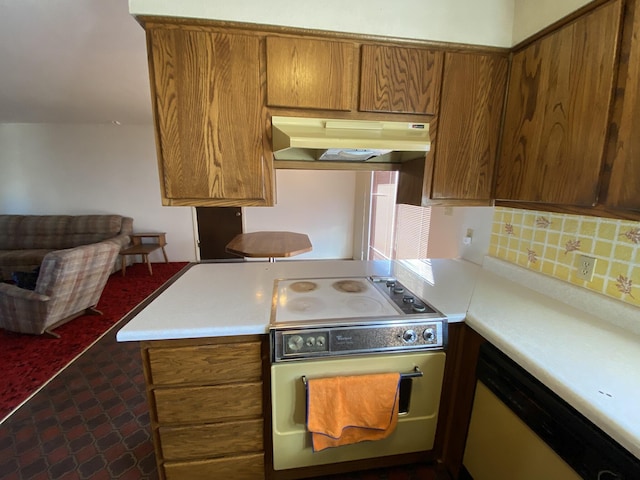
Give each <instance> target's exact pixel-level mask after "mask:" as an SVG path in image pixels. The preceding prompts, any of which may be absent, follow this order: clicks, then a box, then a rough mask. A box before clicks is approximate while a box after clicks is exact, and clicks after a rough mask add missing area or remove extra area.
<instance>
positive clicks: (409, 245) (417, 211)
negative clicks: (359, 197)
mask: <svg viewBox="0 0 640 480" xmlns="http://www.w3.org/2000/svg"><path fill="white" fill-rule="evenodd" d="M397 188H398V173H397V172H373V174H372V182H371V217H370V218H371V219H370V222H369V248H368V259H369V260H381V259H411V258H428V245H429V225H430V223H431V208H430V207H415V206H412V205H396V204H395V199H396V192H397Z"/></svg>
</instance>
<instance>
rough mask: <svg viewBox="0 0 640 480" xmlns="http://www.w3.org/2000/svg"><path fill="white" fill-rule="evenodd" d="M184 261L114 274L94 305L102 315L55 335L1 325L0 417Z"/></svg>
mask: <svg viewBox="0 0 640 480" xmlns="http://www.w3.org/2000/svg"><path fill="white" fill-rule="evenodd" d="M185 265H186V263H182V262H172V263H154V264H153V275H151V276H150V275H149V272H148V270H147V268H146V266H145V265H143V264H135V265H132V266H131V267H127V274H126V276H125V277H123V276H122V274H121V273H120V272H117V273H114V274H112V275H111V276H110V277H109V280H108V281H107V285H106V287H105V289H104V292H103V293H102V297H101V298H100V302H99V303H98V307H97V308H98V310H100V311H101V312H103V314H104V315H101V316H98V315H84V316H82V317H78V318H76V319H75V320H72V321H71V322H69V323H67V324H65V325H62V326H61V327H59V328H57V329H56V330H55V332H56V333H58V334H59V335H60V338H59V339H56V338H52V337H49V336H35V335H23V334H20V333H13V332H8V331H6V330H2V329H0V352H2V354H1V356H0V371H1V372H2V377H3V378H2V390H1V391H0V420H2V419H3V418H4V417H5V416H6V415H8V414H9V413H10V412H11V411H12V410H13V409H15V408H16V407H17V406H19V405H20V404H21V403H22V402H23V401H24V400H25V399H26V398H28V397H29V396H30V395H31V394H32V393H33V392H35V391H36V390H37V389H38V388H40V387H41V386H42V385H44V384H45V383H46V382H47V381H48V380H49V379H51V378H52V377H53V376H54V375H55V374H56V373H58V372H59V371H60V370H62V369H63V368H64V367H65V366H66V365H67V364H68V363H69V362H71V361H72V360H73V359H74V358H76V357H77V356H78V355H79V354H81V353H82V352H83V351H84V350H86V349H87V348H88V347H90V346H91V345H92V344H93V343H94V342H95V341H96V340H97V339H98V338H100V337H101V336H102V335H103V334H104V333H105V332H106V331H108V330H109V329H110V328H111V327H112V326H113V325H115V324H116V323H117V322H118V321H119V320H121V319H122V318H123V317H124V316H125V315H126V314H127V313H129V312H130V311H131V310H132V309H134V308H135V307H136V306H137V305H138V304H139V303H140V302H142V301H143V300H144V299H145V298H147V297H148V296H149V295H150V294H152V293H153V292H154V291H155V290H156V289H158V288H159V287H160V286H162V285H163V284H164V283H165V282H166V281H167V280H169V279H170V278H171V277H172V276H173V275H174V274H175V273H177V272H178V271H179V270H180V269H182V268H183V267H184V266H185Z"/></svg>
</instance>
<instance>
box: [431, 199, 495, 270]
mask: <svg viewBox="0 0 640 480" xmlns="http://www.w3.org/2000/svg"><path fill="white" fill-rule="evenodd" d="M492 222H493V207H431V225H430V228H429V250H428V253H429V257H430V258H464V259H465V260H469V261H470V262H473V263H477V264H478V265H481V264H482V261H483V259H484V256H485V255H486V254H487V253H489V241H490V239H491V225H492ZM467 229H471V230H473V232H472V239H471V244H470V245H465V244H464V241H463V240H464V237H465V236H466V234H467Z"/></svg>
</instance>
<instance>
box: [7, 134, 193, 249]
mask: <svg viewBox="0 0 640 480" xmlns="http://www.w3.org/2000/svg"><path fill="white" fill-rule="evenodd" d="M153 135H154V134H153V128H152V127H151V126H150V125H149V126H124V125H123V126H114V125H53V124H0V145H1V146H2V148H0V212H2V213H12V214H69V215H77V214H103V213H115V214H120V215H124V216H128V217H133V228H134V231H138V232H141V231H165V232H167V242H168V245H167V247H166V250H167V255H168V257H169V260H170V261H192V260H195V250H194V241H193V237H194V235H193V223H192V219H191V209H190V208H189V207H163V206H162V205H161V201H160V185H159V182H158V168H157V163H156V152H155V141H154V136H153ZM161 259H162V254H161V252H154V253H153V254H152V256H151V261H153V262H157V261H161Z"/></svg>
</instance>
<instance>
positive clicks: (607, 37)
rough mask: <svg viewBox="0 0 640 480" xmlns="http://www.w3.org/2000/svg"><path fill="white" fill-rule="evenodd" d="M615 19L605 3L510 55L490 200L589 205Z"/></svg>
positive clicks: (613, 7) (603, 126) (617, 4)
mask: <svg viewBox="0 0 640 480" xmlns="http://www.w3.org/2000/svg"><path fill="white" fill-rule="evenodd" d="M620 19H621V1H620V0H616V1H612V2H609V3H606V4H604V5H602V6H600V7H598V8H596V9H595V10H593V11H592V12H590V13H588V14H586V15H583V16H581V17H579V18H578V19H577V20H575V21H573V22H572V23H570V24H568V25H566V26H565V27H563V28H561V29H559V30H557V31H555V32H553V33H551V34H549V35H547V36H545V37H543V38H541V39H539V40H537V41H535V42H534V43H532V44H531V45H529V46H528V47H526V48H525V49H524V50H522V51H519V52H517V53H516V54H515V55H514V57H513V60H512V66H511V78H510V82H509V92H508V98H507V110H506V115H505V122H504V130H503V146H502V152H501V156H500V161H499V168H498V179H497V185H496V198H497V199H505V200H522V201H527V202H545V203H556V204H566V205H581V206H590V205H594V204H595V203H596V201H597V199H598V190H599V179H600V171H601V166H602V160H603V152H604V144H605V136H606V132H607V125H608V121H609V112H610V105H611V95H612V90H613V81H614V77H615V75H614V68H615V61H616V53H617V49H618V47H617V46H618V37H619V32H620Z"/></svg>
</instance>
